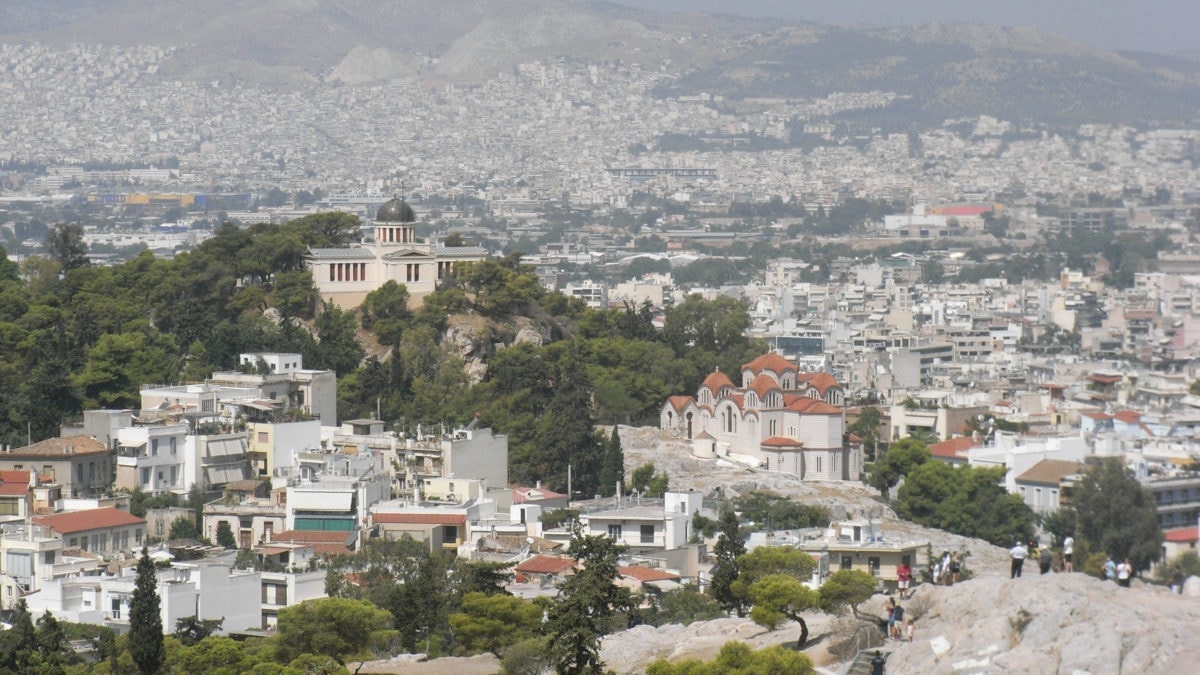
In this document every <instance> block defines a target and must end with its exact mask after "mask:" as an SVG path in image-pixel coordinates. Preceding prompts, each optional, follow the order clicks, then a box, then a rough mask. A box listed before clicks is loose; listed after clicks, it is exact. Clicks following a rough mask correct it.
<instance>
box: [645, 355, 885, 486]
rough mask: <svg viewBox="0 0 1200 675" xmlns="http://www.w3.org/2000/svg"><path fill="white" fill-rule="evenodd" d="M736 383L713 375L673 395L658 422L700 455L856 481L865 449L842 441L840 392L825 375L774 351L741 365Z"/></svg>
mask: <svg viewBox="0 0 1200 675" xmlns="http://www.w3.org/2000/svg"><path fill="white" fill-rule="evenodd" d="M740 375H741V383H740V386H739V385H738V384H735V383H734V382H733V380H731V379H730V378H729V377H728V376H727V375H725V374H724V373H722V372H720V371H715V372H713V373H710V374H709V376H708V377H706V378H705V379H704V382H703V383H702V384H701V385H700V388H699V389H698V390H697V392H696V395H695V397H692V396H672V397H671V398H670V399H668V400H667V402H666V404H664V405H663V407H662V409H661V411H660V420H659V422H660V425H661V427H662V428H663V429H669V430H671V431H673V432H674V433H676V434H680V435H682V436H684V437H685V438H688V439H691V440H693V441H694V442H693V451H694V452H695V454H696V456H697V457H702V458H712V457H714V456H715V457H733V458H735V459H740V460H741V461H746V462H751V463H755V464H757V465H758V466H762V467H764V468H766V469H767V470H768V471H778V472H784V473H794V474H796V475H798V476H800V477H801V478H804V479H818V480H848V481H857V480H858V477H859V473H860V471H861V469H862V449H861V447H860V446H859V445H858V444H852V443H849V442H848V441H847V437H846V434H845V409H844V408H843V407H842V406H843V403H844V399H845V394H844V393H843V391H842V386H841V385H840V384H839V383H838V382H837V381H836V380H835V379H834V378H833V376H832V375H830V374H829V373H826V372H816V373H812V372H804V373H802V372H800V371H799V369H798V368H797V366H796V365H795V364H794V363H792V362H791V361H788V360H787V359H785V358H784V357H782V356H780V355H778V354H764V355H763V356H760V357H758V358H756V359H754V360H753V361H751V362H750V363H747V364H745V365H743V366H742V369H741V374H740Z"/></svg>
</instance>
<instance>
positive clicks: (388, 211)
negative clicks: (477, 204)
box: [307, 197, 488, 309]
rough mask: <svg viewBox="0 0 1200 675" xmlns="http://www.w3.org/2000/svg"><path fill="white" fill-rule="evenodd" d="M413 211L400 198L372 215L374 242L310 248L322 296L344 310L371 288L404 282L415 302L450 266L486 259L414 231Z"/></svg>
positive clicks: (476, 252)
mask: <svg viewBox="0 0 1200 675" xmlns="http://www.w3.org/2000/svg"><path fill="white" fill-rule="evenodd" d="M416 222H417V214H416V212H414V211H413V208H412V207H411V206H409V205H408V204H407V203H405V202H404V200H402V199H400V198H399V197H397V198H394V199H389V200H388V201H386V202H384V203H383V205H382V206H380V207H379V210H378V211H377V212H376V213H375V220H374V231H375V241H374V243H368V244H364V245H361V246H352V247H350V248H313V249H309V251H308V255H307V262H308V269H309V271H311V272H312V275H313V284H314V285H315V286H316V287H317V292H319V293H320V294H321V298H322V299H323V300H327V301H330V302H332V303H333V304H335V305H337V306H338V307H341V308H343V309H350V308H353V307H357V306H358V305H360V304H362V301H363V299H364V298H366V297H367V294H368V293H370V292H371V291H373V290H375V289H377V288H379V287H380V286H382V285H384V284H385V283H387V282H388V281H395V282H396V283H399V284H404V286H405V287H406V288H407V289H408V293H409V297H411V298H412V299H413V300H419V299H420V298H422V297H424V296H425V295H427V294H429V293H430V292H432V291H433V290H434V289H435V288H437V283H438V281H440V280H441V279H442V278H443V277H445V276H446V274H447V273H448V272H449V271H450V270H451V269H453V267H454V266H455V265H458V264H462V263H468V262H477V261H480V260H484V259H486V258H487V257H488V252H487V250H485V249H483V248H481V247H479V246H443V245H441V244H437V243H427V242H424V241H421V240H420V239H418V238H417V235H416Z"/></svg>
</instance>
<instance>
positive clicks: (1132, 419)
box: [1113, 410, 1142, 424]
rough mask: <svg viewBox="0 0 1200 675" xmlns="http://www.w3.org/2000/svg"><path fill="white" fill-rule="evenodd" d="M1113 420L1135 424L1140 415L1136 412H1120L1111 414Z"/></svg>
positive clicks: (1140, 417)
mask: <svg viewBox="0 0 1200 675" xmlns="http://www.w3.org/2000/svg"><path fill="white" fill-rule="evenodd" d="M1113 419H1115V420H1117V421H1120V422H1124V423H1125V424H1135V423H1136V422H1137V421H1138V420H1140V419H1142V414H1141V413H1140V412H1137V411H1136V410H1120V411H1118V412H1115V413H1113Z"/></svg>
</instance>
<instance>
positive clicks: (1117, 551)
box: [1068, 458, 1162, 570]
mask: <svg viewBox="0 0 1200 675" xmlns="http://www.w3.org/2000/svg"><path fill="white" fill-rule="evenodd" d="M1068 512H1069V514H1070V515H1073V516H1074V519H1075V526H1076V528H1077V530H1076V532H1077V534H1076V538H1077V539H1083V540H1084V541H1086V542H1088V544H1089V545H1090V547H1091V549H1092V550H1096V551H1103V552H1105V553H1107V554H1108V555H1110V556H1113V558H1114V559H1117V560H1120V559H1123V558H1126V557H1128V558H1129V559H1130V560H1131V561H1132V562H1133V564H1134V567H1135V568H1136V569H1138V570H1144V569H1148V568H1149V567H1150V563H1153V562H1155V561H1157V560H1158V559H1159V557H1160V554H1161V545H1162V528H1161V527H1159V525H1158V515H1157V510H1156V504H1155V501H1154V497H1153V496H1152V495H1151V494H1150V491H1149V490H1147V489H1146V488H1144V487H1143V486H1142V484H1141V483H1139V482H1138V480H1137V479H1136V478H1135V477H1134V476H1133V474H1132V473H1131V472H1130V471H1129V470H1128V469H1127V468H1125V466H1124V465H1123V464H1122V463H1121V462H1120V460H1118V459H1115V458H1108V459H1105V460H1104V462H1103V463H1101V464H1099V465H1097V466H1093V467H1091V468H1089V469H1088V470H1087V472H1086V473H1084V475H1083V477H1082V478H1081V479H1080V480H1079V481H1078V482H1076V483H1075V487H1074V490H1073V491H1072V493H1071V505H1070V507H1069V509H1068Z"/></svg>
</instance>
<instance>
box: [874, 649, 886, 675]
mask: <svg viewBox="0 0 1200 675" xmlns="http://www.w3.org/2000/svg"><path fill="white" fill-rule="evenodd" d="M886 662H887V660H886V659H884V658H883V654H880V653H879V652H875V658H873V659H871V675H884V673H883V664H884V663H886Z"/></svg>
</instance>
